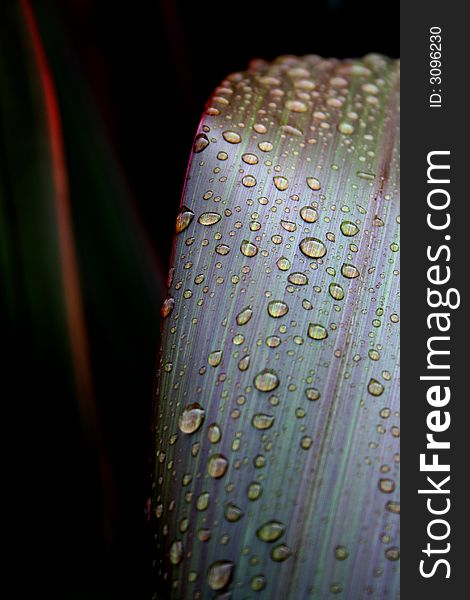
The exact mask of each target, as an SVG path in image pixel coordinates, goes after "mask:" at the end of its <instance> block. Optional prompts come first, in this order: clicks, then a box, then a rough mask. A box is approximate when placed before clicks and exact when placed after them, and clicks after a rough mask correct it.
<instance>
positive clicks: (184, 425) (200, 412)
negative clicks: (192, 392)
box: [178, 402, 206, 433]
mask: <svg viewBox="0 0 470 600" xmlns="http://www.w3.org/2000/svg"><path fill="white" fill-rule="evenodd" d="M205 414H206V413H205V410H204V409H203V408H202V406H201V405H200V404H198V403H197V402H194V403H193V404H189V405H188V406H187V407H186V408H185V409H184V410H183V412H182V413H181V415H180V418H179V419H178V427H179V428H180V430H181V431H182V432H183V433H195V432H196V431H197V430H198V429H199V428H200V427H201V425H202V423H203V422H204V416H205Z"/></svg>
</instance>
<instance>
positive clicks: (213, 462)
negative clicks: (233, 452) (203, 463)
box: [207, 454, 228, 479]
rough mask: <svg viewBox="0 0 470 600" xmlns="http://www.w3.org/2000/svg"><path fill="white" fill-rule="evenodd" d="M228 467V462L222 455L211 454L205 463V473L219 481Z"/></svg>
mask: <svg viewBox="0 0 470 600" xmlns="http://www.w3.org/2000/svg"><path fill="white" fill-rule="evenodd" d="M227 467H228V460H227V459H226V458H225V456H224V455H223V454H213V455H212V456H211V457H210V458H209V461H208V463H207V472H208V473H209V475H210V477H213V478H214V479H220V478H221V477H223V476H224V475H225V472H226V470H227Z"/></svg>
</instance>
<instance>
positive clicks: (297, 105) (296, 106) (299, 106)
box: [286, 100, 307, 113]
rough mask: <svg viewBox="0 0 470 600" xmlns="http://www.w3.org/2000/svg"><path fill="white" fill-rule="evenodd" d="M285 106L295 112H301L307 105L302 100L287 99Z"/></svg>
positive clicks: (305, 109)
mask: <svg viewBox="0 0 470 600" xmlns="http://www.w3.org/2000/svg"><path fill="white" fill-rule="evenodd" d="M286 108H287V110H290V111H292V112H296V113H303V112H306V111H307V105H306V104H305V103H304V102H301V101H300V100H288V101H287V102H286Z"/></svg>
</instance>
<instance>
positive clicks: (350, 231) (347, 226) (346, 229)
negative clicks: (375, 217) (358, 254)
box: [341, 221, 359, 237]
mask: <svg viewBox="0 0 470 600" xmlns="http://www.w3.org/2000/svg"><path fill="white" fill-rule="evenodd" d="M341 233H342V234H343V235H345V236H347V237H353V236H354V235H356V234H357V233H359V227H358V226H357V225H356V224H355V223H353V222H352V221H343V222H342V223H341Z"/></svg>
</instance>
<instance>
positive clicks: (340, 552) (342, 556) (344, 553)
mask: <svg viewBox="0 0 470 600" xmlns="http://www.w3.org/2000/svg"><path fill="white" fill-rule="evenodd" d="M348 556H349V552H348V550H347V548H345V546H336V548H335V558H336V559H337V560H346V559H347V558H348Z"/></svg>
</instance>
